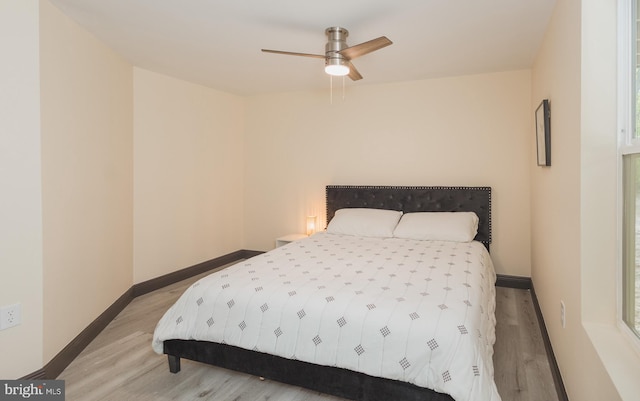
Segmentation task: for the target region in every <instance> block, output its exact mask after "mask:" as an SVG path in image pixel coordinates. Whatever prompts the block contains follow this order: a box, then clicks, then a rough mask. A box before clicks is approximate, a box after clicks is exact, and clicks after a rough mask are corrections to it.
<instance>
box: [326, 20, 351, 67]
mask: <svg viewBox="0 0 640 401" xmlns="http://www.w3.org/2000/svg"><path fill="white" fill-rule="evenodd" d="M324 33H325V34H326V35H327V38H328V39H329V41H328V42H327V44H326V46H325V47H324V50H325V55H326V59H325V65H336V64H346V63H347V62H348V61H349V60H348V59H347V58H346V57H345V56H343V55H342V54H340V53H338V52H339V51H340V50H342V49H346V48H347V47H349V46H347V36H349V31H348V30H346V29H345V28H341V27H339V26H333V27H330V28H327V29H326V30H325V31H324Z"/></svg>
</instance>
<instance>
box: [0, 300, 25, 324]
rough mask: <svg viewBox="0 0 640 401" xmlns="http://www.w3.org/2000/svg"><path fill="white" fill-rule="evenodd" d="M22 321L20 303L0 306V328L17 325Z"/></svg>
mask: <svg viewBox="0 0 640 401" xmlns="http://www.w3.org/2000/svg"><path fill="white" fill-rule="evenodd" d="M21 322H22V307H21V305H20V304H13V305H7V306H3V307H2V308H0V330H4V329H8V328H10V327H14V326H17V325H19V324H20V323H21Z"/></svg>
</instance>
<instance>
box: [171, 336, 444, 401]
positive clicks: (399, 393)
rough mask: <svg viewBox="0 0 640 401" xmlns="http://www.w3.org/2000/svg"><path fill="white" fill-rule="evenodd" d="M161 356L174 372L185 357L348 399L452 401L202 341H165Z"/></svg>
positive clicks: (428, 392) (403, 385)
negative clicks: (166, 356)
mask: <svg viewBox="0 0 640 401" xmlns="http://www.w3.org/2000/svg"><path fill="white" fill-rule="evenodd" d="M164 353H165V354H167V355H168V358H169V367H170V370H171V371H172V372H174V373H177V372H178V371H179V370H180V358H186V359H189V360H193V361H198V362H203V363H207V364H210V365H214V366H219V367H222V368H226V369H231V370H235V371H239V372H244V373H248V374H251V375H255V376H260V377H264V378H265V379H269V380H275V381H278V382H282V383H287V384H291V385H295V386H300V387H304V388H307V389H310V390H315V391H318V392H321V393H325V394H330V395H334V396H337V397H342V398H346V399H350V400H358V401H388V400H403V401H454V400H453V398H451V396H449V395H447V394H442V393H438V392H435V391H433V390H430V389H427V388H423V387H418V386H416V385H413V384H410V383H405V382H401V381H397V380H390V379H383V378H379V377H372V376H369V375H366V374H363V373H359V372H354V371H351V370H347V369H341V368H335V367H329V366H320V365H314V364H312V363H308V362H303V361H297V360H290V359H286V358H282V357H279V356H275V355H269V354H265V353H261V352H256V351H250V350H246V349H243V348H238V347H234V346H230V345H224V344H216V343H210V342H206V341H195V340H189V341H187V340H167V341H165V342H164Z"/></svg>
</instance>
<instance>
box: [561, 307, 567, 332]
mask: <svg viewBox="0 0 640 401" xmlns="http://www.w3.org/2000/svg"><path fill="white" fill-rule="evenodd" d="M564 313H565V308H564V301H560V323H562V328H563V329H564V328H565V323H566V320H565V318H566V316H565V314H564Z"/></svg>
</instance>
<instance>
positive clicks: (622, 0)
mask: <svg viewBox="0 0 640 401" xmlns="http://www.w3.org/2000/svg"><path fill="white" fill-rule="evenodd" d="M636 3H640V0H619V1H618V153H619V154H618V198H619V201H618V230H617V232H618V244H619V245H618V248H619V249H618V266H619V268H618V269H617V271H618V277H617V323H618V327H619V328H620V330H621V331H622V332H623V333H624V335H625V336H626V337H628V338H629V339H630V341H631V342H632V343H633V344H634V345H635V348H636V350H637V351H639V352H640V337H639V336H638V335H637V334H636V333H635V332H634V331H633V330H632V329H631V328H630V327H629V326H628V325H627V323H626V322H625V321H624V318H623V314H624V310H623V297H624V291H623V279H624V269H626V266H625V265H624V263H623V259H624V258H623V242H624V241H623V229H624V224H623V223H624V221H623V212H622V211H623V202H624V192H623V157H624V156H625V155H631V154H640V135H639V134H640V133H638V134H636V133H635V107H636V104H635V86H634V84H636V82H635V71H634V68H633V67H632V57H635V56H634V53H635V51H636V44H635V43H634V41H632V37H633V36H636V35H637V33H636V32H635V30H636V29H637V27H636V15H637V14H636V12H637V10H636V6H637V4H636Z"/></svg>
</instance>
